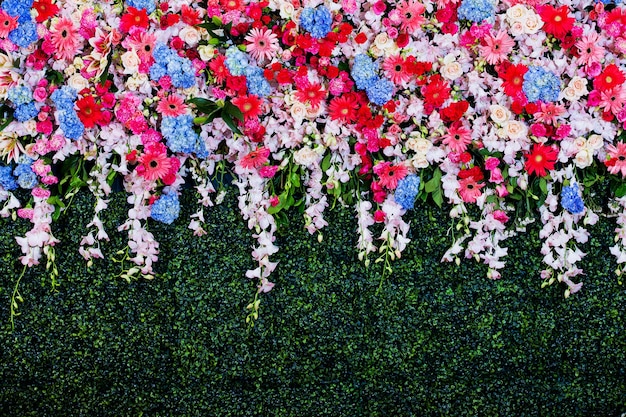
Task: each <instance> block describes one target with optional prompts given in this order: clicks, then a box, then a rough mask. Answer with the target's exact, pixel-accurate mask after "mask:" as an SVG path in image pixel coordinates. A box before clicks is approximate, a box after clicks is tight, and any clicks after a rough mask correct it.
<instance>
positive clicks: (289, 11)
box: [280, 1, 296, 19]
mask: <svg viewBox="0 0 626 417" xmlns="http://www.w3.org/2000/svg"><path fill="white" fill-rule="evenodd" d="M295 10H296V9H295V8H294V7H293V4H291V2H289V1H281V2H280V17H282V18H283V19H291V18H292V17H293V14H294V12H295Z"/></svg>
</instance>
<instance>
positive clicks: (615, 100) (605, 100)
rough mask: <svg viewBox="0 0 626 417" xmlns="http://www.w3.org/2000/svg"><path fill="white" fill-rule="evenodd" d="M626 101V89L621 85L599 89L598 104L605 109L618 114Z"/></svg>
mask: <svg viewBox="0 0 626 417" xmlns="http://www.w3.org/2000/svg"><path fill="white" fill-rule="evenodd" d="M625 102H626V90H625V89H624V87H622V86H621V85H619V86H616V87H613V88H610V89H608V90H604V91H600V101H599V103H598V105H599V106H600V107H601V108H602V109H603V110H604V111H605V112H611V113H613V114H618V113H619V112H620V111H621V110H622V109H623V108H624V103H625Z"/></svg>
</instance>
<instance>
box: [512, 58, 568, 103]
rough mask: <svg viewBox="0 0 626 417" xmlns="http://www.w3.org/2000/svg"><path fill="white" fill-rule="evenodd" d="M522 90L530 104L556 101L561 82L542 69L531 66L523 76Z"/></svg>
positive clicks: (554, 75)
mask: <svg viewBox="0 0 626 417" xmlns="http://www.w3.org/2000/svg"><path fill="white" fill-rule="evenodd" d="M522 90H523V91H524V94H526V97H527V98H528V101H530V102H531V103H534V102H536V101H543V102H553V101H557V100H558V99H559V94H560V92H561V80H560V79H559V77H557V76H556V74H554V73H552V72H550V71H548V70H547V69H545V68H543V67H536V66H531V67H529V68H528V71H527V72H526V74H524V83H523V84H522Z"/></svg>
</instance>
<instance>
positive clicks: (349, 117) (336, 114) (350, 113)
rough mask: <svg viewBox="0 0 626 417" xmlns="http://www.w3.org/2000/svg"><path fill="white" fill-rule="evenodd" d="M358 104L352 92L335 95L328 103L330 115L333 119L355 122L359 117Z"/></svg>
mask: <svg viewBox="0 0 626 417" xmlns="http://www.w3.org/2000/svg"><path fill="white" fill-rule="evenodd" d="M357 108H358V105H357V103H356V100H355V99H354V97H352V95H350V94H344V95H342V96H339V97H335V98H333V99H332V100H331V101H330V104H329V105H328V115H329V116H330V118H331V119H332V120H339V121H341V122H344V123H354V122H355V121H356V118H357Z"/></svg>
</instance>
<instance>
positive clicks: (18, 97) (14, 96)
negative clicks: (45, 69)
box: [7, 85, 33, 106]
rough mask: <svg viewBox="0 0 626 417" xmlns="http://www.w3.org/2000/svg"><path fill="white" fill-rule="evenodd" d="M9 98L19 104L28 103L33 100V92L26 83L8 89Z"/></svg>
mask: <svg viewBox="0 0 626 417" xmlns="http://www.w3.org/2000/svg"><path fill="white" fill-rule="evenodd" d="M7 98H8V99H9V101H12V102H13V104H15V105H16V106H19V105H20V104H27V103H30V102H31V101H33V92H32V91H30V88H28V87H26V86H25V85H20V86H17V87H12V88H9V91H7Z"/></svg>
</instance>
